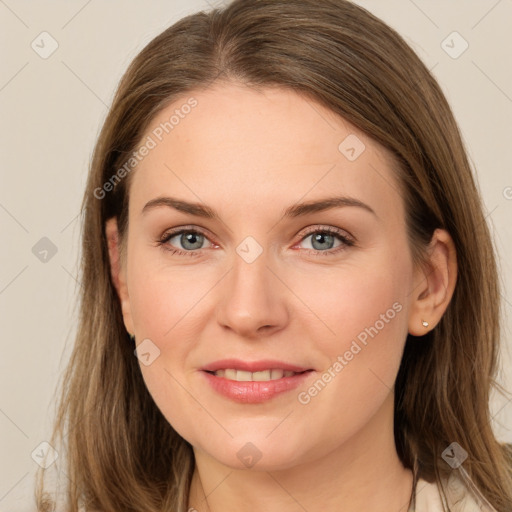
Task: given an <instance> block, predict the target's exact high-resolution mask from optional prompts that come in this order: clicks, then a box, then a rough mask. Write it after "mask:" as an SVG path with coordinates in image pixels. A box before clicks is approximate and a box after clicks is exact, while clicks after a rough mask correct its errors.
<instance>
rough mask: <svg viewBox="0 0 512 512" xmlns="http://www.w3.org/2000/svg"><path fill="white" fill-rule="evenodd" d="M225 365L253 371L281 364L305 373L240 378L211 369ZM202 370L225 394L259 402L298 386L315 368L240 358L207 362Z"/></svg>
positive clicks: (233, 398)
mask: <svg viewBox="0 0 512 512" xmlns="http://www.w3.org/2000/svg"><path fill="white" fill-rule="evenodd" d="M225 368H232V369H237V370H245V371H250V372H257V371H263V370H268V369H272V368H280V369H282V370H291V371H293V372H301V373H297V374H296V375H292V376H291V377H282V378H280V379H274V380H268V381H236V380H230V379H226V378H224V377H216V376H215V375H214V374H213V373H209V372H214V371H216V370H222V369H225ZM200 373H201V374H202V375H204V378H205V379H206V381H207V382H208V384H209V385H210V386H211V387H212V389H213V390H214V391H216V392H217V393H219V394H221V395H223V396H224V397H226V398H229V399H231V400H233V401H234V402H238V403H242V404H257V403H262V402H266V401H268V400H270V399H272V398H274V397H275V396H277V395H279V394H282V393H286V392H287V391H291V390H293V389H295V388H297V387H298V386H299V385H300V384H302V383H303V382H304V381H305V380H306V379H308V378H309V376H310V375H311V374H313V373H315V371H314V370H313V369H311V368H302V367H300V366H295V365H291V364H288V363H283V362H282V361H270V360H267V361H254V362H252V363H249V362H243V361H240V360H237V359H225V360H223V361H216V362H215V363H211V364H209V365H207V366H205V367H204V368H203V369H202V370H201V371H200Z"/></svg>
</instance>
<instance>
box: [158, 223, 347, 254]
mask: <svg viewBox="0 0 512 512" xmlns="http://www.w3.org/2000/svg"><path fill="white" fill-rule="evenodd" d="M183 233H187V234H195V235H201V236H204V237H205V238H207V239H208V237H207V236H206V234H205V233H203V232H201V231H199V230H198V229H195V228H181V229H178V230H176V231H167V232H165V233H164V234H163V235H162V236H161V238H160V239H159V240H157V245H158V246H159V247H161V249H162V250H164V251H168V252H170V253H171V254H177V255H179V256H199V253H200V252H201V250H202V249H199V250H196V251H183V250H181V249H176V248H171V246H169V245H168V244H167V242H168V241H169V240H170V239H171V238H174V237H175V236H177V235H181V234H183ZM316 233H319V234H327V235H333V236H335V237H336V238H338V239H339V240H340V241H341V242H342V244H341V245H340V246H339V247H336V248H335V249H329V250H326V251H319V250H316V249H304V250H306V251H307V252H308V254H311V255H314V256H332V255H334V254H337V253H339V252H340V251H343V250H345V249H347V247H353V246H355V242H354V240H352V239H351V238H348V237H346V236H345V235H343V234H342V232H341V231H339V230H337V229H335V228H332V227H325V228H318V227H313V228H311V229H308V230H307V232H306V233H305V234H304V235H303V237H302V238H301V239H300V240H299V243H300V242H302V241H303V240H305V239H306V238H307V237H308V236H310V235H312V234H316ZM208 240H209V239H208Z"/></svg>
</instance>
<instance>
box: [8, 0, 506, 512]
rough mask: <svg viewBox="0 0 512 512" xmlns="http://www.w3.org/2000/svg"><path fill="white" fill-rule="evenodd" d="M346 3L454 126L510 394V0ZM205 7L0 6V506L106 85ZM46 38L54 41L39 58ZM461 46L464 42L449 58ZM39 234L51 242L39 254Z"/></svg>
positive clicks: (33, 402) (58, 366)
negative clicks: (433, 86)
mask: <svg viewBox="0 0 512 512" xmlns="http://www.w3.org/2000/svg"><path fill="white" fill-rule="evenodd" d="M357 3H359V4H360V5H363V6H365V7H366V8H367V9H369V10H370V11H372V12H374V13H375V14H376V15H377V16H379V17H381V18H382V19H383V20H385V21H386V22H388V23H389V24H390V25H391V26H393V27H394V28H396V29H397V30H398V31H399V32H400V33H401V34H402V35H403V36H404V37H405V39H406V40H407V41H408V42H409V44H411V45H412V46H413V48H414V49H415V50H416V51H417V52H418V54H419V55H420V57H421V58H422V59H423V60H424V62H425V63H426V64H427V66H428V67H429V68H431V69H433V72H434V74H435V76H436V77H437V78H438V80H439V82H440V84H441V86H442V88H443V90H444V92H445V93H446V95H447V97H448V100H449V102H450V104H451V105H452V107H453V109H454V112H455V115H456V117H457V120H458V121H459V124H460V127H461V130H462V133H463V136H464V139H465V142H466V144H467V147H468V151H469V155H470V158H471V161H472V162H473V164H474V167H475V168H476V170H477V175H478V178H479V182H480V188H481V190H482V194H483V198H484V202H485V208H486V211H487V212H488V215H487V220H488V222H489V224H490V226H491V228H492V231H493V234H494V237H495V241H496V246H497V250H498V253H499V256H500V265H501V270H502V280H503V283H504V284H505V288H504V292H503V295H504V297H503V299H504V325H505V328H506V329H505V340H504V347H503V370H502V374H501V377H500V382H501V383H503V384H504V385H505V386H506V387H507V388H508V389H510V390H512V379H511V378H508V380H507V379H506V378H505V377H506V375H507V374H508V375H510V374H511V371H510V370H511V368H512V359H511V357H510V346H511V345H512V335H511V332H512V329H511V327H512V314H511V313H512V287H511V283H512V279H511V277H512V265H511V263H510V259H511V255H512V232H511V222H510V220H511V218H512V215H511V214H512V173H511V170H510V169H511V162H512V158H511V154H510V143H511V136H510V135H511V129H510V119H511V114H512V72H511V67H510V62H511V61H512V59H511V51H512V50H511V49H512V35H511V30H510V27H511V21H512V1H511V0H478V1H477V0H473V1H468V0H452V1H450V2H446V1H442V0H437V1H432V0H414V1H413V0H358V2H357ZM211 5H214V2H213V0H212V1H211V2H207V1H206V0H204V1H203V0H187V1H186V0H179V1H178V0H166V1H164V0H158V1H152V2H134V1H126V0H124V1H121V0H112V1H109V2H101V1H99V0H89V1H80V2H78V1H69V0H66V1H64V0H60V1H47V2H29V1H21V0H0V48H1V50H0V51H1V58H2V60H1V62H2V66H1V68H0V112H1V119H2V123H1V132H0V140H1V146H0V147H1V152H0V168H1V174H0V176H1V181H0V226H1V233H2V260H1V265H0V315H1V325H2V335H1V357H0V378H1V386H0V450H1V451H0V461H1V467H0V510H1V511H9V512H12V511H29V510H33V509H34V507H33V505H32V486H33V475H34V472H35V469H36V467H37V466H36V463H35V462H34V460H33V459H32V458H31V453H32V452H33V451H34V450H35V449H36V448H37V447H38V446H39V444H40V443H41V442H42V441H44V440H46V439H48V438H49V431H50V421H51V419H52V414H53V408H54V391H55V387H56V385H57V383H58V379H59V377H60V375H61V374H62V370H63V368H64V364H65V362H66V360H67V357H68V356H69V353H70V348H71V345H72V343H73V335H74V332H75V311H74V310H73V301H74V296H75V291H76V288H77V287H79V286H80V285H79V283H77V269H78V261H79V240H78V233H79V226H78V222H77V220H78V219H77V215H78V212H79V209H80V202H81V199H82V194H83V189H84V186H85V180H86V175H87V168H88V163H89V160H90V157H91V153H92V149H93V145H94V142H95V140H96V137H97V135H98V133H99V129H100V126H101V124H102V121H103V120H104V117H105V115H106V112H107V108H108V106H109V104H110V102H111V100H112V96H113V93H114V90H115V87H116V85H117V83H118V81H119V79H120V77H121V75H122V73H123V71H124V70H125V69H126V67H127V65H128V64H129V62H130V61H131V60H132V59H133V57H135V55H136V54H137V53H138V51H139V50H141V49H142V47H143V46H144V45H145V44H146V43H147V42H149V41H150V40H151V39H152V38H153V37H154V36H156V35H157V34H158V33H159V32H161V31H162V30H163V29H164V28H166V27H167V26H169V25H170V24H172V23H173V22H174V21H176V20H178V19H179V18H181V17H182V16H184V15H185V14H188V13H192V12H195V11H197V10H201V9H206V8H209V6H211ZM454 31H456V32H458V34H459V35H460V36H459V35H457V34H455V35H453V34H452V33H453V32H454ZM42 32H48V33H49V34H50V36H51V37H50V36H46V35H43V36H41V35H40V34H41V33H42ZM52 39H53V40H55V41H56V43H57V44H58V48H57V49H56V50H55V52H54V53H53V54H52V55H50V56H48V57H47V58H42V57H41V56H40V55H41V54H42V55H43V56H46V55H45V52H49V51H50V50H51V48H52V47H51V45H52V44H55V43H53V41H52ZM443 41H445V42H444V43H443ZM464 41H466V42H467V44H468V45H469V46H468V48H467V50H466V51H465V52H463V53H462V54H461V55H460V56H458V58H453V57H454V56H455V55H456V54H458V53H460V51H461V50H462V49H463V48H464V46H465V43H464ZM32 44H33V45H34V47H35V48H36V49H37V52H39V53H37V52H36V51H35V49H33V48H32V46H31V45H32ZM445 50H446V51H445ZM447 52H449V53H451V54H452V55H451V56H450V55H449V54H448V53H447ZM43 237H47V238H48V239H49V240H51V242H52V244H54V245H55V248H56V250H57V252H56V253H55V254H54V255H52V253H51V252H49V253H47V254H46V259H47V261H46V262H44V261H41V259H40V258H44V257H45V253H44V252H41V251H43V250H44V248H45V246H44V244H45V243H47V242H40V240H41V238H43ZM38 243H39V244H43V245H42V246H40V245H36V244H38ZM35 245H36V249H35V250H34V252H35V253H36V254H34V252H33V247H34V246H35ZM38 253H39V254H38ZM491 409H492V412H493V415H494V428H495V431H496V434H497V436H498V438H499V439H500V440H506V441H509V442H512V403H511V402H509V401H508V400H507V399H504V398H502V397H500V396H495V397H494V398H493V401H492V403H491ZM38 449H39V450H40V448H38ZM36 453H37V452H36Z"/></svg>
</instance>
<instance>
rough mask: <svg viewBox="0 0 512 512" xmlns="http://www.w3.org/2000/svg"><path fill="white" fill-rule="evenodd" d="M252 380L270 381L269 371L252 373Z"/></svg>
mask: <svg viewBox="0 0 512 512" xmlns="http://www.w3.org/2000/svg"><path fill="white" fill-rule="evenodd" d="M252 380H258V381H262V380H270V370H263V371H261V372H254V373H253V374H252Z"/></svg>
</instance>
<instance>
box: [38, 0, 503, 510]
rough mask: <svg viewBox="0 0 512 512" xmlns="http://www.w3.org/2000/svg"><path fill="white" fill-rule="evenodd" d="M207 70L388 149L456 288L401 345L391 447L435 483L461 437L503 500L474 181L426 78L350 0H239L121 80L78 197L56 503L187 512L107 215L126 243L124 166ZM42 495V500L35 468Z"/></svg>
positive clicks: (484, 241) (169, 33) (183, 469)
mask: <svg viewBox="0 0 512 512" xmlns="http://www.w3.org/2000/svg"><path fill="white" fill-rule="evenodd" d="M216 80H234V81H238V82H241V83H244V84H247V85H250V86H255V87H272V86H278V87H284V88H288V89H291V90H293V91H295V92H296V93H298V94H300V95H302V96H303V97H304V98H306V99H310V100H313V101H316V102H318V103H320V104H322V105H324V106H326V107H327V108H329V109H330V110H331V111H333V112H334V113H336V114H339V115H340V116H342V117H343V118H345V119H346V120H348V121H349V122H350V123H352V124H353V125H355V126H356V127H358V128H359V129H361V130H362V131H363V132H364V133H366V134H367V135H368V136H369V137H371V138H372V139H374V140H375V141H377V142H378V143H380V144H381V145H382V146H384V147H385V148H386V149H387V150H388V152H389V153H390V154H391V155H392V156H393V158H394V159H395V161H396V172H397V176H398V178H399V181H400V183H401V184H402V188H403V194H404V201H405V205H406V216H407V218H406V221H407V231H408V238H409V245H410V249H411V253H412V255H413V257H414V261H415V262H416V263H418V264H423V263H425V261H426V259H425V249H426V246H427V245H428V242H429V241H430V239H431V236H432V234H433V231H434V230H435V229H436V228H443V229H446V230H447V231H448V232H449V233H450V235H451V236H452V238H453V240H454V243H455V247H456V251H457V264H458V279H457V285H456V288H455V291H454V295H453V297H452V300H451V303H450V304H449V306H448V309H447V310H446V312H445V314H444V316H443V318H442V319H441V321H440V322H439V324H438V325H437V326H436V327H435V328H434V329H433V330H432V331H431V332H429V333H428V334H427V335H426V336H425V337H423V338H421V340H419V339H414V337H413V336H411V335H409V336H408V338H407V341H406V346H405V351H404V355H403V360H402V364H401V367H400V370H399V373H398V377H397V381H396V388H395V393H396V394H395V441H396V446H397V451H398V454H399V456H400V458H401V460H402V462H403V464H404V466H405V467H407V468H412V469H415V471H416V472H417V476H418V477H421V478H424V479H425V480H427V481H429V482H433V481H437V482H438V483H441V481H442V479H443V477H446V476H448V473H449V472H450V471H451V468H450V467H449V466H448V465H447V464H446V462H444V460H443V459H442V458H441V453H442V452H443V450H444V449H445V448H446V447H447V446H448V445H450V443H452V442H454V441H455V442H457V443H458V444H459V445H461V446H462V447H463V448H464V449H465V450H466V451H467V452H468V454H469V457H468V459H467V460H466V461H465V462H464V468H465V469H466V471H467V472H468V474H469V475H470V477H471V479H472V480H473V482H474V483H475V485H476V486H477V487H478V488H479V489H480V490H481V492H482V493H483V495H484V496H485V497H486V498H487V500H488V501H489V502H490V503H491V504H492V505H493V506H494V507H495V508H496V510H497V511H499V512H506V511H510V510H512V476H511V469H510V468H511V459H510V454H509V453H508V451H507V449H506V446H503V445H500V444H499V443H498V442H497V440H496V438H495V436H494V434H493V431H492V428H491V424H490V422H491V417H490V412H489V395H490V391H491V389H492V388H493V387H498V388H499V389H501V388H500V387H499V386H498V385H497V383H496V381H495V380H494V377H495V374H496V368H497V359H498V344H499V340H500V291H499V279H498V272H497V266H496V260H495V249H494V246H493V242H492V239H491V237H490V234H489V230H488V227H487V224H486V221H485V217H484V215H483V209H482V202H481V198H480V195H479V191H478V189H477V187H476V185H475V179H474V177H473V174H472V170H471V168H470V165H469V162H468V158H467V156H466V152H465V148H464V146H463V142H462V140H461V136H460V133H459V130H458V127H457V124H456V121H455V120H454V116H453V114H452V112H451V109H450V107H449V105H448V103H447V101H446V99H445V97H444V95H443V93H442V91H441V89H440V87H439V86H438V84H437V83H436V80H435V79H434V78H433V76H432V74H431V73H430V72H429V70H428V69H427V68H426V67H425V65H424V64H423V63H422V62H421V61H420V59H419V58H418V57H417V55H416V54H415V53H414V52H413V51H412V50H411V48H410V47H409V46H408V45H407V44H406V43H405V42H404V40H403V39H402V38H401V37H400V36H399V35H398V34H397V33H396V32H395V31H394V30H393V29H391V28H390V27H388V26H387V25H386V24H385V23H383V22H382V21H380V20H379V19H377V18H376V17H374V16H373V15H372V14H370V13H369V12H367V11H366V10H365V9H363V8H361V7H358V6H356V5H354V4H352V3H350V2H349V1H346V0H235V1H234V2H232V3H231V4H229V5H228V6H227V7H225V8H222V9H215V10H212V11H210V12H208V13H204V12H201V13H197V14H194V15H191V16H188V17H186V18H184V19H182V20H180V21H179V22H177V23H176V24H175V25H173V26H171V27H170V28H168V29H167V30H165V31H164V32H163V33H161V34H160V35H158V36H157V37H156V38H155V39H153V40H152V41H151V42H150V43H149V44H148V45H147V46H146V47H145V48H144V49H143V50H142V51H141V52H140V54H139V55H138V56H137V57H136V58H135V59H134V61H133V62H132V63H131V65H130V66H129V68H128V70H127V71H126V73H125V75H124V76H123V78H122V80H121V82H120V85H119V88H118V90H117V93H116V95H115V98H114V101H113V104H112V107H111V109H110V112H109V114H108V117H107V119H106V121H105V123H104V126H103V129H102V131H101V134H100V137H99V139H98V142H97V145H96V148H95V152H94V156H93V159H92V165H91V168H90V173H89V176H88V182H87V188H86V191H85V195H84V199H83V204H82V255H81V257H82V260H81V262H82V266H81V276H80V280H81V284H82V287H81V296H80V299H81V300H80V315H79V326H78V332H77V337H76V343H75V346H74V351H73V353H72V356H71V359H70V362H69V366H68V369H67V371H66V373H65V376H64V380H63V388H62V396H61V401H60V405H59V409H58V415H57V419H56V425H55V431H54V434H53V438H52V443H53V444H54V445H57V443H58V442H62V443H65V444H66V459H65V460H66V461H67V465H68V467H67V474H66V476H67V480H66V488H67V491H66V496H67V500H68V508H67V510H70V511H72V512H76V511H78V508H79V504H80V503H82V504H84V505H86V506H87V508H88V509H98V510H102V511H113V510H116V511H117V512H129V511H140V510H144V511H145V512H157V511H164V510H169V511H170V510H172V511H177V512H184V511H185V510H186V507H187V499H188V491H189V486H190V482H191V476H192V473H193V470H194V458H193V451H192V448H191V446H190V444H189V443H188V442H187V441H185V440H184V439H183V438H182V437H181V436H179V435H178V434H177V433H176V432H175V430H174V429H173V428H172V426H171V425H170V424H169V423H168V422H167V420H166V419H165V418H164V417H163V415H162V414H161V413H160V411H159V409H158V408H157V406H156V405H155V403H154V401H153V400H152V398H151V396H150V395H149V393H148V391H147V389H146V387H145V384H144V382H143V380H142V376H141V372H140V368H139V363H138V361H137V358H136V357H134V353H133V350H134V344H133V342H132V341H131V340H130V338H129V336H128V334H127V332H126V330H125V328H124V324H123V321H122V315H121V308H120V303H119V299H118V296H117V294H116V290H115V288H114V286H113V283H112V280H111V275H110V265H109V257H108V247H107V243H108V241H107V239H106V235H105V223H106V221H107V219H109V218H111V217H114V216H115V217H117V219H118V225H119V231H120V237H121V240H124V239H125V234H126V233H127V231H126V230H127V219H128V216H127V212H128V199H129V183H130V179H129V176H131V174H130V172H129V171H127V170H126V169H127V168H126V167H125V168H124V169H125V172H124V173H123V172H119V170H120V169H122V168H123V166H124V165H125V164H126V162H127V161H129V159H130V157H132V155H133V152H134V151H135V150H136V149H137V147H138V145H139V144H140V143H141V140H142V139H141V138H142V136H143V134H144V132H145V130H146V129H147V127H148V125H149V123H150V121H151V120H152V119H153V118H154V116H155V114H157V113H158V112H160V111H161V110H162V109H163V108H164V107H165V106H167V105H168V104H169V103H170V102H171V101H173V100H175V99H176V98H178V97H185V96H184V95H186V94H192V93H193V91H197V90H198V89H202V88H206V87H208V86H209V85H211V84H212V83H213V82H214V81H216ZM134 172H136V171H134ZM125 174H128V176H125ZM107 183H111V184H112V186H106V184H107ZM111 188H113V190H110V189H111ZM41 473H42V472H41ZM37 499H38V506H39V509H40V510H49V509H50V502H51V499H50V497H49V496H48V495H47V494H45V493H44V478H43V475H42V474H40V478H39V486H38V492H37Z"/></svg>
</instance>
